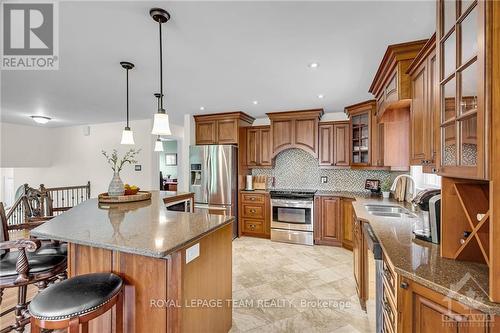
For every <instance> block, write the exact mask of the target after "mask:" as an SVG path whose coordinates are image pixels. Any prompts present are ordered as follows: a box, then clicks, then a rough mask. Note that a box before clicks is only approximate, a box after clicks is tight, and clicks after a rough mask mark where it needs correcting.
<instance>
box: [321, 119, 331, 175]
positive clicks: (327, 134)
mask: <svg viewBox="0 0 500 333" xmlns="http://www.w3.org/2000/svg"><path fill="white" fill-rule="evenodd" d="M333 127H334V125H333V124H320V125H319V153H318V155H319V156H318V162H319V165H320V166H330V165H333V163H334V162H333V161H334V158H333V156H334V153H333V147H334V139H333V137H334V130H333Z"/></svg>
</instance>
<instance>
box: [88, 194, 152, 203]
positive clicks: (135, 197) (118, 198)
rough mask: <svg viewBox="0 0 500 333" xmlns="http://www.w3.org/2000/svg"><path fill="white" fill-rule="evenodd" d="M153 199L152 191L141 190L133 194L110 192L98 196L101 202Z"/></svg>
mask: <svg viewBox="0 0 500 333" xmlns="http://www.w3.org/2000/svg"><path fill="white" fill-rule="evenodd" d="M148 199H151V192H148V191H139V192H137V194H132V195H117V196H109V195H108V193H101V194H99V196H98V200H99V202H100V203H127V202H135V201H143V200H148Z"/></svg>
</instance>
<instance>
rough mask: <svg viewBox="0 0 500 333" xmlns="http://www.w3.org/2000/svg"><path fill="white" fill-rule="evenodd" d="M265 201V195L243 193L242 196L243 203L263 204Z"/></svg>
mask: <svg viewBox="0 0 500 333" xmlns="http://www.w3.org/2000/svg"><path fill="white" fill-rule="evenodd" d="M264 201H265V195H264V194H255V193H242V194H241V202H248V203H261V204H263V203H264Z"/></svg>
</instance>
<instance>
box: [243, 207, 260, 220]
mask: <svg viewBox="0 0 500 333" xmlns="http://www.w3.org/2000/svg"><path fill="white" fill-rule="evenodd" d="M242 207H243V209H242V215H243V217H250V218H254V219H263V218H264V206H263V205H249V204H243V205H242Z"/></svg>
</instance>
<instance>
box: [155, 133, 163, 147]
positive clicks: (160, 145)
mask: <svg viewBox="0 0 500 333" xmlns="http://www.w3.org/2000/svg"><path fill="white" fill-rule="evenodd" d="M155 151H163V142H162V141H161V139H160V136H159V135H158V137H157V138H156V141H155Z"/></svg>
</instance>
